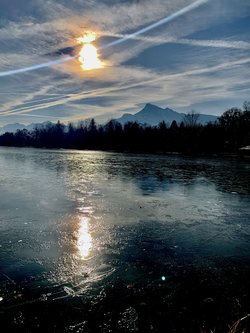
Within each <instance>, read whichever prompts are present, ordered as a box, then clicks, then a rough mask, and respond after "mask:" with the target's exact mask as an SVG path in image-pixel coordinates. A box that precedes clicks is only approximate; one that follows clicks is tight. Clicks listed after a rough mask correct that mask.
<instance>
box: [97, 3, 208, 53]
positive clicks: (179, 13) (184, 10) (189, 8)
mask: <svg viewBox="0 0 250 333" xmlns="http://www.w3.org/2000/svg"><path fill="white" fill-rule="evenodd" d="M209 1H210V0H198V1H195V2H193V3H192V4H190V5H188V6H186V7H184V8H182V9H180V10H178V11H177V12H175V13H173V14H171V15H169V16H167V17H164V18H163V19H161V20H160V21H158V22H155V23H153V24H150V25H148V26H147V27H145V28H143V29H140V30H138V31H136V32H134V33H132V34H130V35H127V36H125V37H123V38H121V39H118V40H116V41H114V42H111V43H108V44H106V45H103V46H102V47H100V49H106V48H108V47H111V46H114V45H117V44H121V43H124V42H126V41H127V40H129V39H133V38H135V37H137V36H139V35H142V34H144V33H145V32H148V31H150V30H153V29H155V28H157V27H159V26H161V25H163V24H165V23H169V22H171V21H173V20H175V19H176V18H178V17H180V16H182V15H184V14H187V13H189V12H191V11H192V10H194V9H196V8H197V7H200V6H201V5H203V4H205V3H207V2H209Z"/></svg>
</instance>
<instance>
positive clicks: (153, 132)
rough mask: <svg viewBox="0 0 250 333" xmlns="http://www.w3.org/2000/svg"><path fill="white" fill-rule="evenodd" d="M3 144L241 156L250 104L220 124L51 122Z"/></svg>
mask: <svg viewBox="0 0 250 333" xmlns="http://www.w3.org/2000/svg"><path fill="white" fill-rule="evenodd" d="M0 145H2V146H16V147H25V146H30V147H37V148H65V149H92V150H114V151H130V152H149V153H152V152H161V153H166V152H179V153H184V154H223V153H238V151H239V148H241V147H244V146H247V145H250V102H244V104H243V108H242V109H240V108H231V109H229V110H227V111H226V112H224V113H223V114H222V116H220V117H219V118H218V120H217V121H216V122H214V123H208V124H206V125H201V124H199V114H197V113H195V112H191V113H189V114H187V115H185V116H184V118H183V121H182V122H181V123H180V124H178V123H177V122H176V121H173V122H172V123H171V124H166V123H165V122H164V121H162V122H160V123H159V124H158V126H149V125H141V124H138V123H137V122H127V123H126V124H125V125H123V126H122V125H121V124H120V123H118V122H116V121H115V120H110V121H109V122H108V123H106V124H105V125H97V124H96V122H95V120H94V119H91V120H90V121H88V122H81V123H79V124H78V125H74V124H72V123H69V124H68V125H67V126H66V125H64V124H61V123H60V121H58V122H57V124H52V123H48V124H47V125H45V126H38V125H37V126H36V127H35V128H34V129H33V130H32V131H27V130H26V129H23V130H17V131H16V132H15V133H9V132H7V133H5V134H3V135H1V136H0Z"/></svg>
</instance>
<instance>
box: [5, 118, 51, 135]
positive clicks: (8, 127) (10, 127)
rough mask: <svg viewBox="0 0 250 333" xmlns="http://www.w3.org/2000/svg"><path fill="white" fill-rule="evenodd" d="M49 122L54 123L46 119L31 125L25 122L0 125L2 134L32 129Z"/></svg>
mask: <svg viewBox="0 0 250 333" xmlns="http://www.w3.org/2000/svg"><path fill="white" fill-rule="evenodd" d="M48 124H52V123H51V122H50V121H45V122H43V123H38V124H34V123H32V124H29V125H24V124H20V123H15V124H8V125H5V126H3V127H0V135H1V134H4V133H6V132H10V133H15V132H16V131H17V130H23V129H26V130H27V131H32V130H33V129H34V128H35V127H36V126H38V127H42V126H46V125H48Z"/></svg>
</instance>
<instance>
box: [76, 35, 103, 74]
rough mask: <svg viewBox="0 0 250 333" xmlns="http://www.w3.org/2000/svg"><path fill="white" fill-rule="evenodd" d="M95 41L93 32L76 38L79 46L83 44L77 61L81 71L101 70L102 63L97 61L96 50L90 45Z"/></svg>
mask: <svg viewBox="0 0 250 333" xmlns="http://www.w3.org/2000/svg"><path fill="white" fill-rule="evenodd" d="M95 40H96V34H95V33H94V32H87V33H85V34H84V35H83V36H82V37H79V38H77V42H78V43H79V44H83V46H82V48H81V51H80V53H79V57H78V60H79V62H80V64H81V67H82V69H83V70H91V69H98V68H103V67H104V63H103V62H102V61H101V60H100V59H99V54H98V51H97V48H96V47H95V46H94V45H92V44H91V43H92V42H94V41H95Z"/></svg>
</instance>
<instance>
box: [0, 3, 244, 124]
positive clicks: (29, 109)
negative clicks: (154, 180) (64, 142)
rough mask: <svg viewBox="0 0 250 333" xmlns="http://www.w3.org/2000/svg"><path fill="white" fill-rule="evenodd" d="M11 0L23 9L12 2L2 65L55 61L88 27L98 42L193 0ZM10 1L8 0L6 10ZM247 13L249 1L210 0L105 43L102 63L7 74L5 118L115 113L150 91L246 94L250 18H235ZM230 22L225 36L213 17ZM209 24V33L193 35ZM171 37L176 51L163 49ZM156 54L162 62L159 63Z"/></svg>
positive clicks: (193, 97) (185, 100) (147, 97)
mask: <svg viewBox="0 0 250 333" xmlns="http://www.w3.org/2000/svg"><path fill="white" fill-rule="evenodd" d="M13 1H14V2H15V5H16V9H17V10H18V11H19V13H20V15H19V16H18V17H17V15H16V14H15V12H14V11H12V10H10V11H8V14H6V16H5V18H4V19H3V18H2V20H1V19H0V27H1V28H0V40H1V45H0V70H1V71H3V70H4V71H5V70H11V69H13V68H19V67H24V66H32V65H36V64H39V63H42V62H46V61H51V60H53V59H51V58H50V57H49V56H48V55H47V56H45V54H49V53H50V52H54V51H56V50H58V49H60V48H62V47H65V46H72V45H74V44H75V38H76V37H78V36H79V35H81V34H82V33H83V31H85V30H95V31H97V32H98V33H99V36H100V37H101V38H100V39H99V40H98V41H97V42H98V45H99V46H100V45H103V44H104V43H109V42H110V41H114V40H116V39H117V38H123V37H126V36H127V35H128V34H130V33H132V32H134V31H138V30H140V29H142V28H143V27H145V26H148V25H150V24H152V23H153V22H157V21H159V20H160V19H162V18H163V17H166V16H167V15H171V14H173V13H175V12H176V11H178V10H180V9H181V8H183V7H185V6H188V5H190V4H191V3H193V2H194V1H191V0H175V1H168V2H166V1H164V0H155V1H149V0H145V1H139V2H133V1H127V2H125V1H122V2H120V1H109V2H107V1H105V2H104V1H97V0H92V1H84V2H83V1H80V0H79V1H78V0H75V1H72V2H68V1H63V0H61V1H58V2H51V1H42V0H34V1H32V2H31V3H32V5H30V7H29V8H26V6H25V5H24V4H23V3H22V2H20V1H16V0H13ZM12 4H13V3H12ZM7 8H9V7H8V4H7V3H6V8H5V9H6V10H5V12H6V13H7ZM26 9H27V10H26ZM247 16H250V5H249V3H248V2H246V1H243V0H239V1H238V2H237V4H236V3H235V1H232V0H228V1H225V0H218V1H215V0H211V1H208V2H206V3H205V4H204V6H201V7H197V8H196V9H195V10H193V11H191V12H189V13H187V14H185V15H183V16H182V17H181V18H177V19H176V20H174V21H172V22H169V23H167V24H165V25H162V26H159V27H158V28H157V29H155V30H152V31H148V32H147V33H146V34H143V35H140V36H134V40H130V41H128V42H126V43H124V44H123V45H117V46H114V47H113V48H111V49H110V50H107V51H104V50H103V51H101V53H102V56H103V57H105V59H104V60H105V61H106V62H107V64H108V66H107V68H105V69H102V70H99V71H95V72H80V70H79V64H78V62H77V60H72V61H70V62H68V63H67V64H62V65H58V66H56V67H54V68H51V69H42V70H39V71H37V72H35V73H34V72H32V73H26V74H21V75H20V76H19V77H17V76H13V77H10V78H1V79H0V89H1V91H2V92H4V94H1V102H0V103H1V109H0V115H1V118H0V122H2V123H4V122H5V123H6V122H10V121H12V120H13V119H15V117H18V116H19V115H20V116H21V115H22V117H23V119H24V120H25V117H26V116H27V119H29V118H28V117H29V116H34V117H41V119H42V118H43V117H48V119H49V117H50V119H53V118H52V117H55V119H56V118H59V119H63V118H64V119H67V120H72V119H81V118H85V117H89V116H95V115H101V114H104V113H106V114H107V117H109V115H114V114H117V115H118V114H119V113H121V112H124V111H125V110H126V111H127V110H131V111H132V112H133V111H136V110H138V105H141V104H143V103H144V102H150V101H151V102H155V103H160V104H162V105H167V104H168V103H169V104H171V105H172V106H173V107H175V106H176V107H187V108H190V107H192V104H194V105H195V104H197V103H200V104H201V105H202V100H203V101H204V105H205V103H209V102H210V101H213V102H214V101H220V100H225V99H232V98H235V100H244V99H246V98H247V96H248V94H249V91H248V90H247V85H248V83H249V81H248V78H247V77H246V68H248V67H249V59H248V54H249V48H250V43H249V40H245V39H244V37H245V35H246V31H247V29H249V25H247V26H246V27H245V28H244V27H243V28H242V31H243V32H242V34H241V33H239V32H237V33H235V32H234V24H233V22H234V21H235V22H236V21H237V22H238V20H239V19H241V18H244V17H247ZM229 22H230V33H229V34H228V36H229V37H228V38H224V36H223V37H221V36H220V31H219V30H218V31H216V34H215V32H214V31H215V29H214V28H215V27H216V25H218V24H220V25H221V24H224V25H225V27H227V26H228V24H229ZM237 24H238V23H237ZM244 29H245V30H244ZM205 30H206V31H208V32H209V31H211V34H210V35H209V34H207V37H204V38H198V37H197V38H194V37H193V34H195V33H196V32H197V33H198V32H199V31H205ZM244 32H245V33H244ZM204 36H205V35H204ZM166 45H168V48H167V51H168V52H172V53H173V55H172V56H171V57H170V54H164V53H163V52H165V51H164V50H166V48H165V49H164V47H165V46H166ZM174 45H182V46H183V48H182V49H181V50H182V52H183V53H182V54H176V55H175V54H174V52H178V50H179V49H176V48H175V47H174ZM156 47H157V52H158V53H157V58H155V59H148V61H147V62H145V61H144V60H145V59H146V58H147V57H148V56H149V55H150V54H151V53H150V52H148V51H150V50H156V49H155V48H156ZM184 47H185V48H184ZM190 51H192V52H190ZM158 58H159V59H158ZM173 59H174V60H175V61H173ZM176 59H178V62H177V61H176ZM153 62H154V63H156V64H160V62H162V64H161V67H157V66H155V64H154V66H153V64H152V63H153ZM90 98H91V100H90ZM213 105H214V104H213ZM199 111H202V110H199ZM211 112H219V110H218V109H215V108H214V109H211ZM27 121H28V120H27Z"/></svg>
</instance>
